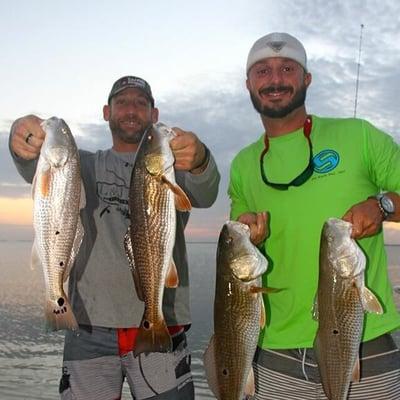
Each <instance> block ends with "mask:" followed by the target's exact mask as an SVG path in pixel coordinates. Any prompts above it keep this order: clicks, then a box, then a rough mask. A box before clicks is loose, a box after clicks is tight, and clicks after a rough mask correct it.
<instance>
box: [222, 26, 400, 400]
mask: <svg viewBox="0 0 400 400" xmlns="http://www.w3.org/2000/svg"><path fill="white" fill-rule="evenodd" d="M311 79H312V77H311V74H310V72H308V70H307V56H306V52H305V49H304V47H303V45H302V44H301V43H300V42H299V41H298V40H297V39H296V38H294V37H293V36H291V35H289V34H287V33H271V34H268V35H266V36H264V37H262V38H260V39H259V40H257V41H256V42H255V43H254V45H253V47H252V48H251V50H250V52H249V56H248V60H247V81H246V85H247V89H248V91H249V93H250V97H251V101H252V103H253V105H254V108H255V109H256V110H257V112H258V113H259V114H260V117H261V121H262V123H263V126H264V129H265V132H264V133H263V135H262V136H261V137H260V138H259V140H257V141H256V142H255V143H253V144H250V145H249V146H247V147H245V148H244V149H242V150H241V151H240V152H239V153H238V155H237V156H236V157H235V158H234V160H233V162H232V165H231V174H230V185H229V196H230V198H231V218H232V219H238V220H239V221H241V222H244V223H246V224H248V225H249V226H250V229H251V237H252V240H253V242H254V243H256V244H258V245H259V246H260V247H261V248H262V249H263V250H264V251H265V253H266V254H267V256H268V257H269V259H270V268H269V271H268V272H267V274H266V275H265V276H264V286H269V287H275V288H285V290H282V291H281V292H279V293H274V294H273V295H270V296H268V298H265V303H266V310H267V314H268V315H267V325H266V327H265V328H264V329H263V330H262V332H261V335H260V339H259V348H258V350H257V353H256V356H255V376H256V396H255V398H256V399H266V398H267V399H270V400H271V399H272V400H274V399H322V398H325V397H323V396H324V395H323V390H322V386H321V381H320V377H319V373H318V368H317V365H316V361H315V357H314V353H313V350H312V346H313V341H314V337H315V334H316V330H317V326H318V322H316V321H314V320H313V319H312V308H313V303H314V298H315V294H316V291H317V286H318V269H319V267H318V265H319V243H320V235H321V229H322V226H323V224H324V222H325V221H326V220H327V219H328V218H330V217H336V218H343V219H344V220H346V221H348V222H350V223H352V225H353V230H352V237H353V238H354V239H356V240H357V242H358V244H359V245H360V247H361V248H362V249H363V251H364V252H365V254H366V256H367V260H368V263H367V267H366V283H367V286H368V287H369V288H370V289H371V290H372V291H373V292H374V293H375V295H376V296H377V297H378V298H379V300H380V301H381V303H382V305H383V308H384V313H383V314H382V315H372V314H368V315H366V317H365V321H364V331H363V336H362V345H361V355H360V357H361V380H360V382H357V383H353V384H352V385H351V387H350V392H349V399H353V398H354V399H356V398H363V399H378V398H379V399H383V398H385V399H387V400H390V399H398V398H400V353H399V350H398V348H397V346H396V345H395V343H394V341H393V339H392V337H391V336H390V332H392V331H393V330H395V329H398V328H399V327H400V316H399V314H398V312H397V310H396V306H395V304H394V300H393V295H392V288H391V285H390V282H389V278H388V273H387V259H386V253H385V249H384V242H383V234H382V222H383V221H384V220H390V221H396V222H399V221H400V196H399V195H398V194H397V192H398V191H399V190H400V147H399V146H398V145H397V144H396V143H395V142H394V141H393V139H392V138H391V137H390V136H389V135H387V134H385V133H384V132H382V131H380V130H378V129H377V128H375V127H374V126H372V125H371V124H370V123H368V122H367V121H364V120H359V119H354V118H349V119H338V118H320V117H317V116H315V115H309V114H308V113H307V111H306V108H305V105H304V102H305V98H306V92H307V88H308V86H309V85H310V84H311ZM267 212H268V217H267ZM360 396H361V397H360ZM374 396H375V397H374Z"/></svg>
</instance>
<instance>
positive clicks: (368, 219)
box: [342, 198, 383, 239]
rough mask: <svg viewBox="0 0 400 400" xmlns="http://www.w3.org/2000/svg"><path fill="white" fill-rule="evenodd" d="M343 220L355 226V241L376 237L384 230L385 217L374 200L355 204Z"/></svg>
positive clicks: (353, 232) (353, 236)
mask: <svg viewBox="0 0 400 400" xmlns="http://www.w3.org/2000/svg"><path fill="white" fill-rule="evenodd" d="M342 219H343V220H344V221H347V222H350V223H351V224H353V230H352V233H351V237H352V238H353V239H362V238H364V237H367V236H372V235H375V234H376V233H378V232H379V231H380V230H381V229H382V222H383V215H382V213H381V210H380V209H379V206H378V202H377V200H376V199H373V198H371V199H367V200H365V201H362V202H361V203H358V204H355V205H354V206H353V207H351V208H350V209H349V210H348V211H347V212H346V214H344V216H343V217H342Z"/></svg>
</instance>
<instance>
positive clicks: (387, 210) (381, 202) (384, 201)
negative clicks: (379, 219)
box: [375, 193, 395, 221]
mask: <svg viewBox="0 0 400 400" xmlns="http://www.w3.org/2000/svg"><path fill="white" fill-rule="evenodd" d="M375 198H376V200H378V206H379V209H380V210H381V213H382V215H383V220H384V221H385V220H386V219H387V218H388V217H390V216H391V215H392V214H394V212H395V207H394V203H393V200H392V199H391V198H390V197H389V196H387V195H386V194H383V193H380V194H378V195H376V196H375Z"/></svg>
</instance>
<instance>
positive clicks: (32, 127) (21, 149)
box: [11, 115, 46, 160]
mask: <svg viewBox="0 0 400 400" xmlns="http://www.w3.org/2000/svg"><path fill="white" fill-rule="evenodd" d="M42 121H43V120H42V119H41V118H39V117H37V116H35V115H27V116H25V117H22V118H19V119H17V120H16V121H14V123H13V125H12V126H11V150H12V151H13V152H14V153H15V154H16V155H17V156H18V157H21V158H23V159H25V160H34V159H35V158H37V157H38V156H39V153H40V148H41V147H42V144H43V141H44V137H45V136H46V134H45V132H44V131H43V129H42V128H41V126H40V124H41V122H42Z"/></svg>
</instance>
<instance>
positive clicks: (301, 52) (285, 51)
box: [246, 32, 307, 73]
mask: <svg viewBox="0 0 400 400" xmlns="http://www.w3.org/2000/svg"><path fill="white" fill-rule="evenodd" d="M273 57H284V58H290V59H291V60H294V61H297V62H298V63H299V64H300V65H301V66H302V67H303V68H304V69H305V70H306V71H307V54H306V50H305V49H304V46H303V45H302V44H301V43H300V41H299V40H297V39H296V38H295V37H293V36H291V35H289V34H288V33H285V32H273V33H269V34H268V35H265V36H263V37H261V38H260V39H258V40H257V41H256V42H255V43H254V44H253V47H252V48H251V49H250V52H249V55H248V57H247V65H246V72H247V73H249V70H250V68H251V67H252V66H253V65H254V64H255V63H256V62H258V61H261V60H263V59H264V58H273Z"/></svg>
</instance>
